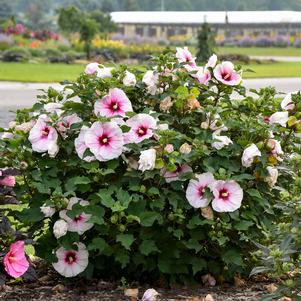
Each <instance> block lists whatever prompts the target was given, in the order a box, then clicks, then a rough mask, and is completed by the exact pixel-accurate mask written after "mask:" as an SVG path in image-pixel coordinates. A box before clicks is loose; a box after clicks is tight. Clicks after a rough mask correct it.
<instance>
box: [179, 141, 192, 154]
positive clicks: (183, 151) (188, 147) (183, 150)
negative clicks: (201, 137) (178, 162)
mask: <svg viewBox="0 0 301 301" xmlns="http://www.w3.org/2000/svg"><path fill="white" fill-rule="evenodd" d="M191 148H192V147H191V145H190V144H188V143H184V144H182V145H181V147H180V153H181V154H186V155H187V154H189V153H190V152H191Z"/></svg>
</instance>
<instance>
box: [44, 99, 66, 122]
mask: <svg viewBox="0 0 301 301" xmlns="http://www.w3.org/2000/svg"><path fill="white" fill-rule="evenodd" d="M62 107H63V104H61V103H57V102H49V103H47V104H45V105H44V110H45V111H46V112H47V113H52V114H56V115H57V116H61V115H62V114H63V112H64V111H63V110H62ZM45 117H46V116H45ZM46 119H47V117H46Z"/></svg>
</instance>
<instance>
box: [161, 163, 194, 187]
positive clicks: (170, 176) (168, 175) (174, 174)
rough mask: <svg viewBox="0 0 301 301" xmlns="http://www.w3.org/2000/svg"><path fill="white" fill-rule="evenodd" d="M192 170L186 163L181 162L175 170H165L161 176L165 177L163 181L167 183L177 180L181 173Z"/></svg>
mask: <svg viewBox="0 0 301 301" xmlns="http://www.w3.org/2000/svg"><path fill="white" fill-rule="evenodd" d="M187 172H192V168H191V167H190V166H189V165H188V164H181V165H178V166H177V169H176V170H175V171H166V172H165V173H164V174H163V176H164V178H165V181H166V182H167V183H170V182H173V181H178V180H179V179H180V178H179V177H180V176H181V175H183V174H185V173H187Z"/></svg>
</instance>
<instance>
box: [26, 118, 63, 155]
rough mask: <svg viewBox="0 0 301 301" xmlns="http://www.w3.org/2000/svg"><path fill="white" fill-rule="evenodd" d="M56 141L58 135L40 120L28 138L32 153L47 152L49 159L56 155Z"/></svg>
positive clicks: (52, 128)
mask: <svg viewBox="0 0 301 301" xmlns="http://www.w3.org/2000/svg"><path fill="white" fill-rule="evenodd" d="M57 139H58V134H57V131H56V130H55V128H54V127H52V126H50V125H48V124H47V123H46V122H45V121H44V120H40V119H39V120H38V121H37V122H36V124H35V125H34V126H33V128H32V129H31V130H30V132H29V137H28V140H29V141H30V142H31V145H32V150H33V151H35V152H38V153H44V152H48V154H49V155H50V156H51V157H55V156H56V154H57V153H58V150H59V148H58V145H57Z"/></svg>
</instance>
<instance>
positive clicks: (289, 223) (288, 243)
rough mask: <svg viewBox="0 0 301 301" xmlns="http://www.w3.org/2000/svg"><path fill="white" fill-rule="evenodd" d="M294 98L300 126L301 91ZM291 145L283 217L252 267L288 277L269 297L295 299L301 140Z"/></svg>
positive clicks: (300, 262) (299, 262)
mask: <svg viewBox="0 0 301 301" xmlns="http://www.w3.org/2000/svg"><path fill="white" fill-rule="evenodd" d="M292 99H293V102H292V103H295V104H296V106H295V107H294V109H293V110H291V111H290V117H289V123H290V124H291V126H295V127H296V126H298V127H299V126H300V125H299V123H300V121H298V122H296V121H297V119H299V118H300V104H301V94H300V92H299V93H296V94H295V97H292ZM295 130H296V129H295ZM298 132H300V129H299V130H298ZM298 137H300V134H298ZM287 147H288V148H291V149H293V150H294V151H295V152H294V154H293V156H292V157H291V161H290V165H291V166H290V167H292V170H293V173H292V177H291V180H289V181H286V182H285V185H284V187H285V190H283V191H282V192H281V195H282V198H281V199H280V200H279V201H278V202H277V203H276V204H275V206H276V207H277V208H278V209H279V210H281V211H282V215H283V218H282V219H281V221H279V223H276V224H275V225H274V227H273V228H272V229H269V231H268V232H267V233H266V240H265V241H264V244H258V245H257V246H258V251H257V252H256V253H255V254H254V255H256V256H257V257H259V258H260V259H261V263H260V266H258V267H255V268H254V269H253V271H252V274H258V273H268V274H269V275H270V276H271V277H275V278H277V279H279V278H280V277H283V276H286V277H285V278H283V279H284V280H282V283H281V284H280V286H279V288H278V290H277V291H276V292H274V293H273V294H271V295H268V296H266V298H265V300H274V298H280V297H282V296H284V295H285V296H287V297H290V298H292V300H293V301H297V300H300V293H301V290H300V288H301V286H300V283H301V273H300V271H301V256H300V251H301V236H300V233H301V199H300V195H301V172H300V170H301V152H300V147H299V144H298V141H295V142H293V143H292V142H291V143H290V145H288V146H287Z"/></svg>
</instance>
